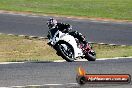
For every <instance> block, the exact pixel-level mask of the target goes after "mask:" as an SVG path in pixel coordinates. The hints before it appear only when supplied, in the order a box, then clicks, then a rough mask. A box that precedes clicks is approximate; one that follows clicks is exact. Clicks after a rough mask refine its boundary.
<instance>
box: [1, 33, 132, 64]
mask: <svg viewBox="0 0 132 88" xmlns="http://www.w3.org/2000/svg"><path fill="white" fill-rule="evenodd" d="M93 48H94V50H95V51H96V53H97V58H111V57H127V56H132V46H109V45H98V44H93ZM60 59H62V58H61V57H59V56H57V55H56V51H55V50H53V49H52V48H51V47H50V46H48V45H47V40H46V39H45V40H38V39H30V38H26V37H18V36H14V35H10V36H9V35H5V34H1V35H0V62H9V61H11V62H15V61H53V60H60Z"/></svg>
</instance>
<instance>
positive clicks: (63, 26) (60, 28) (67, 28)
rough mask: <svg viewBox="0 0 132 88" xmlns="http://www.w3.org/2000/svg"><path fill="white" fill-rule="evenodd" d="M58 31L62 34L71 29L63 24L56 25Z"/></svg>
mask: <svg viewBox="0 0 132 88" xmlns="http://www.w3.org/2000/svg"><path fill="white" fill-rule="evenodd" d="M57 26H58V29H59V30H60V31H62V32H69V31H70V30H71V29H72V26H71V25H69V24H64V23H57Z"/></svg>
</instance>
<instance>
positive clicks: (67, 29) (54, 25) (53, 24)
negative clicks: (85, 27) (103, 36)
mask: <svg viewBox="0 0 132 88" xmlns="http://www.w3.org/2000/svg"><path fill="white" fill-rule="evenodd" d="M47 24H48V28H49V29H50V30H52V29H53V30H59V31H62V32H63V33H69V34H70V35H72V36H73V37H74V38H77V39H78V40H79V41H80V42H82V43H83V44H84V47H83V48H85V47H86V45H87V41H86V39H85V37H84V36H83V35H82V34H81V33H79V32H78V31H71V29H72V26H71V25H69V24H65V23H58V22H57V20H56V19H54V18H50V19H49V20H48V22H47Z"/></svg>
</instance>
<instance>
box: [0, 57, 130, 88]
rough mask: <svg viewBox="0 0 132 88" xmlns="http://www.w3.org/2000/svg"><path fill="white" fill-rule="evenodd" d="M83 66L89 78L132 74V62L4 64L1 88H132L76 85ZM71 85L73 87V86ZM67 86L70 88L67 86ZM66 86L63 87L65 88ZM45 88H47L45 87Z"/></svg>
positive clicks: (2, 65) (126, 60)
mask: <svg viewBox="0 0 132 88" xmlns="http://www.w3.org/2000/svg"><path fill="white" fill-rule="evenodd" d="M79 66H82V67H83V68H84V69H85V70H86V72H87V73H88V74H130V75H132V70H131V69H132V59H120V60H104V61H103V60H102V61H101V60H97V61H95V62H88V61H86V62H71V63H69V62H61V63H56V62H25V63H18V64H0V87H11V86H27V85H44V84H62V85H58V86H57V85H51V86H53V87H51V86H49V87H46V88H80V87H81V88H131V87H132V84H86V85H84V86H79V85H75V84H73V83H76V74H77V69H78V67H79ZM70 83H71V84H70ZM66 84H67V85H66ZM62 86H63V87H62ZM43 88H45V87H43Z"/></svg>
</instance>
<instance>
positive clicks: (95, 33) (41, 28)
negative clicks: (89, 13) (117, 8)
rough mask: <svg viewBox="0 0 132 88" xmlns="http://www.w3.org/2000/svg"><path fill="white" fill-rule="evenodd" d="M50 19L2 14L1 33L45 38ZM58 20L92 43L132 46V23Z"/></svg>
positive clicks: (0, 17)
mask: <svg viewBox="0 0 132 88" xmlns="http://www.w3.org/2000/svg"><path fill="white" fill-rule="evenodd" d="M49 18H50V17H49V16H34V15H23V14H13V15H12V14H0V32H1V33H8V34H10V33H11V34H19V35H32V36H41V37H42V36H43V37H45V36H46V35H47V31H48V27H47V25H46V22H47V20H48V19H49ZM56 19H57V20H58V21H59V22H65V23H69V24H71V25H72V26H73V30H78V31H79V32H81V33H82V34H83V35H85V36H86V38H87V40H88V41H90V42H96V43H107V44H119V45H132V23H127V22H108V21H94V20H93V21H92V20H80V19H67V18H56Z"/></svg>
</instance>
